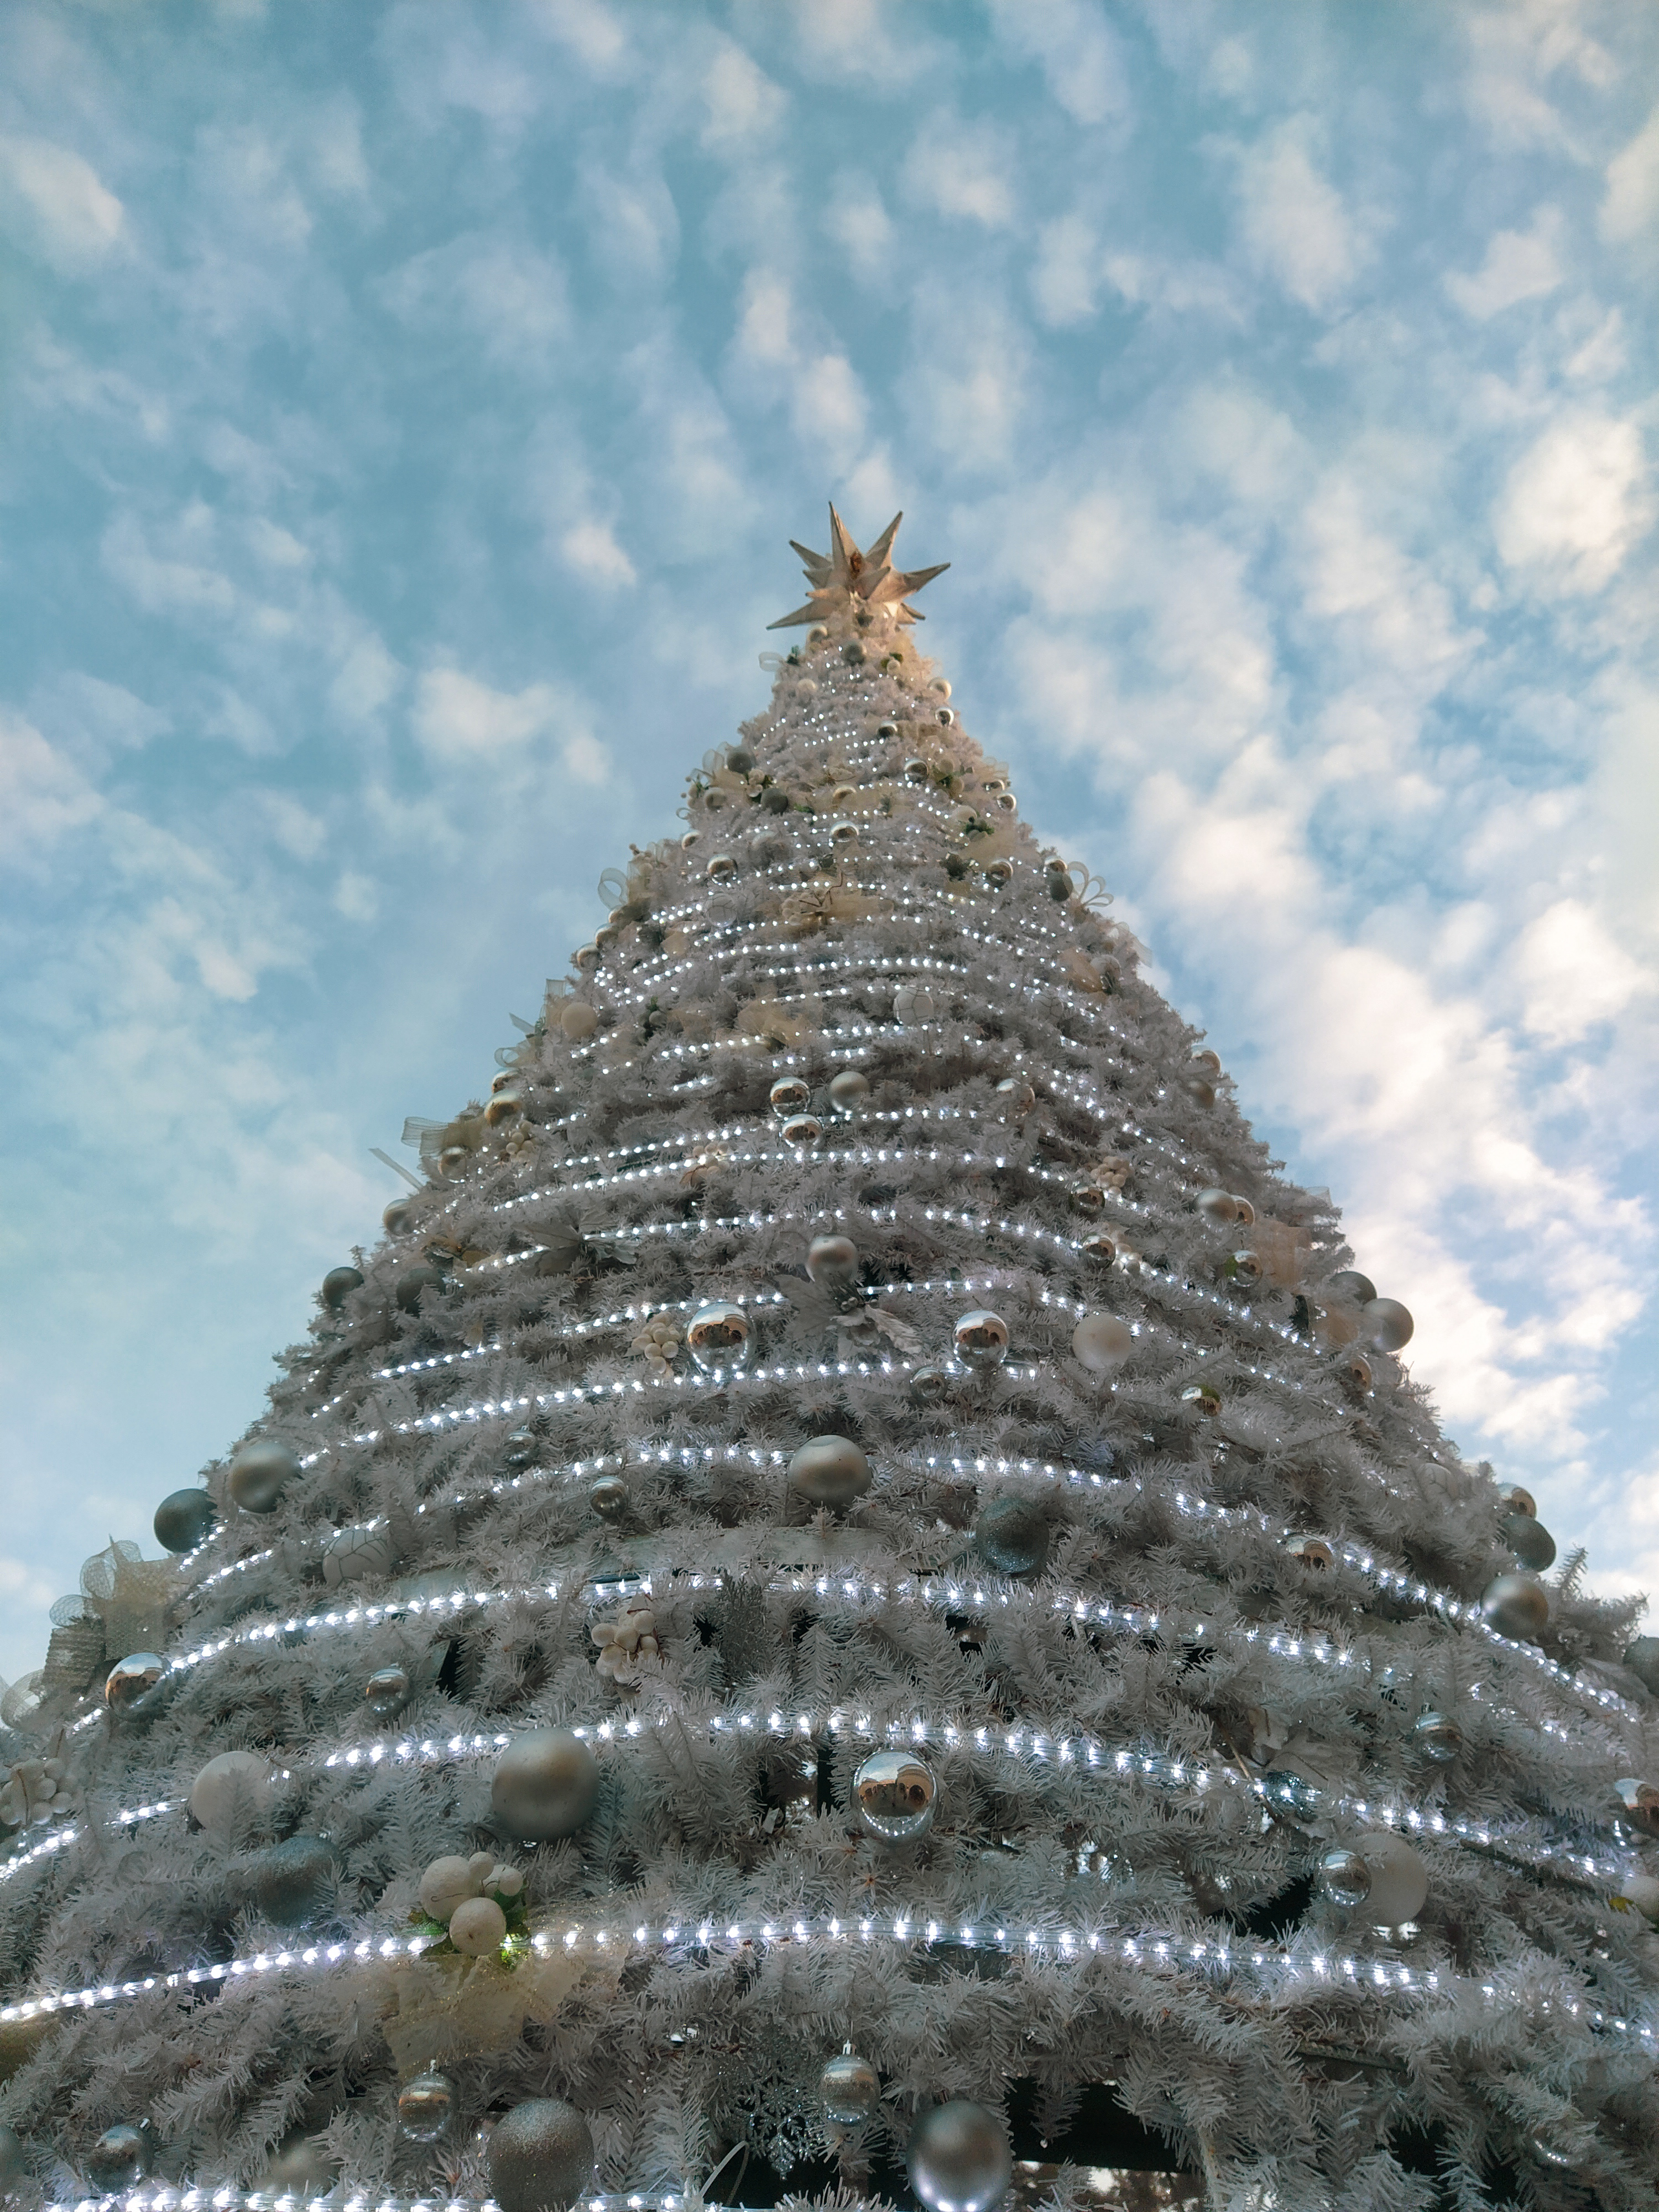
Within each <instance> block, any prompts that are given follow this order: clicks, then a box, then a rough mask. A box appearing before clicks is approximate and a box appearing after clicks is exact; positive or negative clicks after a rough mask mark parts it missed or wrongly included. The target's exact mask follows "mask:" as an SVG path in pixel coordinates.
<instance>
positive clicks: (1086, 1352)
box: [1072, 1313, 1135, 1375]
mask: <svg viewBox="0 0 1659 2212" xmlns="http://www.w3.org/2000/svg"><path fill="white" fill-rule="evenodd" d="M1134 1348H1135V1340H1134V1337H1133V1334H1132V1333H1131V1331H1130V1328H1129V1325H1128V1323H1127V1322H1122V1321H1120V1320H1119V1319H1118V1317H1117V1316H1116V1315H1115V1314H1103V1313H1089V1314H1085V1315H1084V1316H1083V1318H1082V1320H1081V1321H1080V1322H1079V1323H1078V1325H1077V1327H1076V1328H1074V1329H1073V1331H1072V1352H1073V1357H1074V1358H1076V1360H1077V1362H1078V1364H1079V1366H1082V1367H1086V1368H1087V1369H1088V1370H1089V1372H1090V1373H1091V1375H1110V1374H1113V1373H1115V1371H1116V1370H1117V1369H1118V1368H1120V1367H1121V1366H1122V1364H1123V1363H1124V1361H1125V1360H1126V1359H1127V1358H1129V1356H1130V1354H1131V1353H1132V1352H1133V1350H1134Z"/></svg>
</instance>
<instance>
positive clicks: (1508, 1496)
mask: <svg viewBox="0 0 1659 2212" xmlns="http://www.w3.org/2000/svg"><path fill="white" fill-rule="evenodd" d="M1537 1510H1538V1500H1537V1499H1536V1498H1534V1496H1533V1494H1532V1492H1531V1491H1529V1490H1522V1487H1521V1486H1520V1484H1519V1483H1518V1482H1517V1483H1512V1484H1511V1485H1510V1487H1509V1489H1507V1490H1504V1491H1500V1492H1498V1511H1499V1513H1500V1514H1503V1513H1534V1514H1535V1513H1536V1512H1537Z"/></svg>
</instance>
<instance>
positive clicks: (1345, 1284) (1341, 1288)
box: [1325, 1267, 1376, 1306]
mask: <svg viewBox="0 0 1659 2212" xmlns="http://www.w3.org/2000/svg"><path fill="white" fill-rule="evenodd" d="M1325 1288H1326V1290H1327V1291H1328V1292H1329V1293H1330V1295H1331V1297H1334V1298H1346V1299H1347V1300H1348V1301H1349V1302H1350V1304H1353V1305H1357V1306H1368V1305H1370V1303H1371V1301H1372V1299H1373V1298H1374V1297H1376V1284H1375V1283H1374V1282H1372V1280H1371V1279H1370V1276H1369V1275H1362V1274H1361V1273H1360V1272H1359V1270H1358V1267H1344V1268H1342V1269H1341V1270H1340V1273H1337V1274H1334V1275H1333V1276H1332V1277H1331V1278H1330V1279H1329V1280H1328V1282H1327V1283H1326V1285H1325Z"/></svg>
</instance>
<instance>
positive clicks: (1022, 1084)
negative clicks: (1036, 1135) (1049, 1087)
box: [997, 1075, 1036, 1121]
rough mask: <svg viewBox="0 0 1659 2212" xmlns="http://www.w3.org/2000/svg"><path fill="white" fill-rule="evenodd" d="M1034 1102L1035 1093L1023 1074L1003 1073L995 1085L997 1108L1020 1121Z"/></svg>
mask: <svg viewBox="0 0 1659 2212" xmlns="http://www.w3.org/2000/svg"><path fill="white" fill-rule="evenodd" d="M1035 1105H1036V1091H1033V1090H1032V1088H1031V1086H1030V1084H1029V1083H1028V1082H1027V1081H1026V1080H1025V1078H1024V1076H1023V1075H1005V1076H1004V1077H1003V1079H1002V1080H1001V1082H1000V1083H999V1084H998V1085H997V1110H998V1112H999V1113H1001V1114H1005V1115H1006V1114H1012V1115H1013V1116H1014V1118H1015V1120H1016V1121H1020V1120H1023V1119H1024V1116H1025V1115H1027V1114H1029V1113H1030V1110H1031V1109H1032V1107H1033V1106H1035Z"/></svg>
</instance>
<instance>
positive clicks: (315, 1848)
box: [253, 1836, 339, 1928]
mask: <svg viewBox="0 0 1659 2212" xmlns="http://www.w3.org/2000/svg"><path fill="white" fill-rule="evenodd" d="M338 1878H339V1869H338V1867H337V1864H336V1862H335V1857H334V1854H333V1852H332V1851H331V1850H330V1848H329V1846H328V1845H327V1844H325V1842H324V1841H323V1839H322V1838H321V1837H320V1836H289V1837H288V1838H286V1839H285V1840H284V1841H283V1842H282V1843H280V1844H272V1845H271V1847H270V1850H268V1851H262V1852H261V1853H260V1855H259V1861H258V1865H257V1866H256V1867H255V1868H254V1870H253V1901H254V1904H255V1905H257V1906H258V1910H259V1911H260V1913H261V1914H262V1915H263V1917H264V1918H265V1919H267V1920H269V1921H270V1923H271V1925H272V1926H273V1927H275V1928H309V1927H310V1926H311V1924H312V1923H313V1921H316V1920H320V1919H321V1918H322V1917H323V1916H324V1914H325V1913H326V1912H327V1911H328V1909H329V1907H330V1906H331V1905H332V1904H333V1902H334V1896H335V1890H336V1887H337V1881H338Z"/></svg>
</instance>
